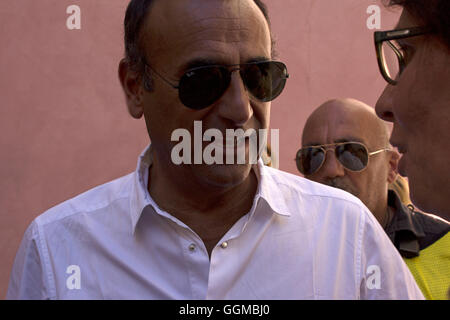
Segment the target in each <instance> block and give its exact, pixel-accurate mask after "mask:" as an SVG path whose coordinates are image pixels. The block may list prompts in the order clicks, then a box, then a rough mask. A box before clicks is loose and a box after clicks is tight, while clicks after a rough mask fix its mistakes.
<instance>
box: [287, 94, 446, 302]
mask: <svg viewBox="0 0 450 320" xmlns="http://www.w3.org/2000/svg"><path fill="white" fill-rule="evenodd" d="M388 140H389V129H388V127H387V125H386V123H385V122H384V121H383V120H381V119H379V118H378V117H377V116H376V114H375V111H374V109H373V108H371V107H370V106H368V105H366V104H364V103H363V102H361V101H357V100H354V99H335V100H330V101H327V102H325V103H324V104H322V105H321V106H319V107H318V108H317V109H316V110H315V111H314V112H313V113H312V114H311V115H310V116H309V118H308V120H307V122H306V124H305V127H304V129H303V134H302V147H301V149H300V150H299V151H298V152H297V154H296V164H297V168H298V170H299V171H300V173H302V174H303V175H304V176H305V177H306V178H307V179H310V180H312V181H315V182H319V183H322V184H326V185H328V186H331V187H335V188H339V189H342V190H344V191H347V192H349V193H351V194H353V195H354V196H356V197H358V198H359V199H360V200H361V201H362V202H363V203H364V204H365V205H366V206H367V207H368V208H369V210H370V211H371V212H372V213H373V215H374V216H375V217H376V219H377V220H378V222H379V223H380V225H381V226H382V227H383V229H384V230H385V232H386V234H387V235H388V237H389V239H390V240H391V241H392V243H393V244H394V246H395V247H396V248H397V250H398V252H399V253H400V254H401V256H402V257H403V259H404V261H405V263H406V264H407V266H408V267H409V269H410V271H411V273H412V274H413V276H414V278H415V280H416V282H417V284H418V285H419V287H420V288H421V290H422V292H423V294H424V296H425V297H426V298H427V299H446V298H447V287H448V284H450V255H448V253H449V252H448V250H447V249H446V247H447V246H446V244H447V241H448V238H449V237H450V223H448V222H447V221H445V220H443V219H441V218H439V217H438V216H434V215H430V214H425V213H422V212H418V211H414V207H411V205H410V206H406V205H405V204H403V203H402V201H401V198H400V195H399V194H397V193H396V192H395V191H393V190H389V189H390V188H392V186H393V185H394V186H395V183H400V182H399V181H398V175H397V164H398V159H399V154H398V152H397V151H396V150H394V149H392V148H391V147H390V145H389V141H388ZM336 214H338V215H339V213H338V212H336Z"/></svg>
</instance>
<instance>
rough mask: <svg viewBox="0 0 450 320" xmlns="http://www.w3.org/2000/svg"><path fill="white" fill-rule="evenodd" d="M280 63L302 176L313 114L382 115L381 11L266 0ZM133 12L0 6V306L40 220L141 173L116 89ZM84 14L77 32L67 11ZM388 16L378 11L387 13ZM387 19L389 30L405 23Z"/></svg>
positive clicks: (290, 142)
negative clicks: (328, 105) (338, 103)
mask: <svg viewBox="0 0 450 320" xmlns="http://www.w3.org/2000/svg"><path fill="white" fill-rule="evenodd" d="M266 2H267V3H268V6H269V10H270V14H271V17H272V25H273V31H274V34H275V36H276V40H277V50H278V52H279V59H280V60H283V61H284V62H286V64H287V65H288V68H289V72H290V75H291V78H290V80H289V81H288V84H287V85H286V89H285V92H284V93H283V95H282V96H280V97H279V98H278V99H277V100H276V101H275V102H274V103H273V104H272V120H271V127H272V128H277V129H280V168H281V169H283V170H286V171H289V172H291V173H297V172H296V169H295V164H294V161H293V159H294V156H295V152H296V150H297V149H298V147H299V146H300V137H301V130H302V128H303V125H304V122H305V120H306V118H307V116H308V115H309V114H310V113H311V112H312V110H313V109H314V108H315V107H316V106H318V105H319V104H321V103H322V102H324V101H325V100H327V99H330V98H334V97H354V98H357V99H360V100H362V101H364V102H366V103H368V104H371V105H374V103H375V101H376V98H377V96H378V95H379V94H380V92H381V90H382V88H383V87H384V85H385V83H384V81H383V80H382V78H381V76H380V75H379V74H378V70H377V66H376V61H375V54H374V49H373V40H372V33H373V30H368V28H367V27H366V20H367V18H368V17H369V14H367V13H366V9H367V7H368V6H369V5H371V4H379V5H380V3H379V2H378V1H376V0H339V1H336V0H283V1H269V0H266ZM127 3H128V0H114V1H111V0H77V1H75V0H70V1H69V0H15V1H1V2H0V39H2V45H1V49H0V74H1V76H0V95H1V105H0V128H1V129H0V130H1V135H0V150H1V151H0V154H1V156H0V162H1V165H0V255H1V257H2V260H1V263H0V297H4V295H5V294H6V289H7V285H8V279H9V274H10V271H11V266H12V263H13V260H14V256H15V253H16V250H17V248H18V246H19V243H20V240H21V238H22V235H23V233H24V231H25V229H26V227H27V226H28V224H29V223H30V222H31V221H32V220H33V219H34V218H35V217H36V216H37V215H39V214H40V213H42V212H43V211H45V210H46V209H48V208H50V207H51V206H53V205H56V204H57V203H59V202H61V201H63V200H66V199H68V198H71V197H73V196H75V195H77V194H79V193H81V192H83V191H85V190H87V189H89V188H91V187H93V186H96V185H98V184H101V183H104V182H106V181H109V180H112V179H113V178H115V177H119V176H121V175H124V174H126V173H128V172H130V171H132V170H134V168H135V165H136V159H137V156H138V154H139V152H140V151H141V150H142V149H143V148H144V147H145V145H146V144H147V143H148V138H147V133H146V129H145V124H144V122H143V120H139V121H137V120H133V119H132V118H131V117H130V116H129V115H128V113H127V110H126V106H125V103H124V97H123V94H122V91H121V88H120V85H119V82H118V79H117V64H118V62H119V60H120V58H121V57H122V52H123V44H122V33H123V31H122V28H121V27H122V20H123V15H124V12H125V8H126V5H127ZM72 4H76V5H78V6H80V8H81V30H68V29H67V27H66V19H67V18H68V16H69V15H68V14H66V8H67V7H68V6H69V5H72ZM380 6H381V5H380ZM381 9H382V14H381V18H382V20H381V28H382V29H386V28H391V27H392V26H393V25H394V22H395V21H396V19H397V17H398V12H394V13H392V12H386V10H385V9H383V8H381Z"/></svg>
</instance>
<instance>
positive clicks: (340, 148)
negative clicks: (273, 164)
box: [295, 142, 390, 175]
mask: <svg viewBox="0 0 450 320" xmlns="http://www.w3.org/2000/svg"><path fill="white" fill-rule="evenodd" d="M332 148H334V152H335V154H336V159H338V161H339V162H340V163H341V164H342V165H343V166H344V168H345V169H347V170H350V171H354V172H359V171H362V170H364V169H365V168H366V167H367V165H368V163H369V157H370V156H372V155H375V154H378V153H380V152H384V151H389V150H390V149H387V148H384V149H380V150H377V151H374V152H369V151H368V150H367V147H366V146H365V145H364V144H362V143H360V142H340V143H332V144H322V145H318V146H309V147H305V148H301V149H300V150H298V151H297V155H296V157H295V162H296V164H297V169H298V170H299V171H300V172H301V173H302V174H304V175H311V174H313V173H316V172H317V171H319V169H320V168H321V167H322V165H323V163H324V162H325V158H326V154H327V150H329V149H332Z"/></svg>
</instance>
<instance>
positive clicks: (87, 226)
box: [8, 0, 423, 300]
mask: <svg viewBox="0 0 450 320" xmlns="http://www.w3.org/2000/svg"><path fill="white" fill-rule="evenodd" d="M124 27H125V58H124V59H123V60H122V61H121V62H120V65H119V78H120V81H121V84H122V87H123V90H124V93H125V97H126V103H127V105H128V110H129V112H130V114H131V115H132V116H133V117H135V118H141V117H142V116H144V118H145V122H146V125H147V131H148V135H149V137H150V140H151V144H150V146H149V147H148V148H146V149H145V150H144V152H143V153H142V154H141V156H140V157H139V160H138V166H137V169H136V171H135V172H133V173H131V174H129V175H127V176H125V177H122V178H119V179H117V180H114V181H112V182H109V183H107V184H104V185H102V186H99V187H97V188H94V189H92V190H90V191H88V192H86V193H84V194H82V195H80V196H78V197H76V198H74V199H71V200H68V201H67V202H65V203H63V204H60V205H58V206H56V207H54V208H52V209H50V210H48V211H47V212H46V213H44V214H43V215H41V216H39V217H38V218H36V219H35V220H34V221H33V223H32V224H31V225H30V227H29V228H28V230H27V231H26V234H25V236H24V239H23V241H22V244H21V247H20V249H19V252H18V254H17V256H16V260H15V263H14V267H13V271H12V273H11V280H10V286H9V289H8V298H10V299H27V298H28V299H29V298H33V299H189V300H191V299H246V300H248V299H423V295H422V294H421V292H420V289H419V288H418V287H417V285H416V284H415V282H414V279H413V278H412V276H411V274H410V273H409V272H408V270H407V268H406V266H404V265H402V264H400V263H399V262H401V258H400V256H398V255H397V256H395V254H396V251H395V248H394V247H393V246H392V245H391V244H390V241H389V239H387V238H381V239H380V234H383V233H384V232H383V230H382V229H381V227H380V226H379V225H378V223H377V222H376V220H375V219H374V218H373V217H372V215H371V214H370V212H369V211H368V210H367V208H365V207H364V206H363V205H362V204H361V203H360V202H359V201H357V199H354V198H353V197H349V196H347V194H346V193H344V192H340V190H334V189H332V188H328V187H326V186H320V185H316V184H314V183H312V182H310V181H308V180H306V179H303V178H300V177H298V176H296V175H292V174H288V173H285V172H282V171H279V170H276V169H274V168H270V167H266V166H264V165H263V163H262V160H261V159H259V161H258V163H256V164H252V163H251V162H250V161H249V157H246V159H247V161H244V163H237V162H233V161H231V163H222V164H220V163H213V164H206V163H203V162H200V163H182V164H176V163H175V162H174V161H173V159H172V158H171V155H172V150H173V148H174V147H175V145H177V142H176V141H173V139H172V135H173V133H174V132H179V131H178V130H182V131H183V132H186V131H187V132H189V133H190V134H191V137H192V136H194V137H195V134H196V132H195V128H196V127H195V125H196V124H197V123H198V122H199V121H201V122H202V126H203V129H204V130H207V131H208V130H209V132H217V131H219V133H222V134H223V133H225V132H226V131H227V130H229V129H231V130H237V129H241V130H245V131H248V130H250V129H253V130H264V129H267V128H268V126H269V119H270V106H271V105H270V102H271V101H272V100H274V99H275V98H276V97H277V96H278V95H279V94H281V92H282V91H283V88H284V86H285V83H286V81H287V79H288V76H289V74H288V71H287V67H286V65H285V64H284V63H282V62H280V61H276V60H274V57H273V41H272V37H271V32H270V25H269V18H268V15H267V10H266V7H265V6H264V4H263V3H262V2H261V1H259V0H226V1H225V0H190V1H179V0H153V1H149V0H132V1H131V2H130V4H129V6H128V9H127V12H126V14H125V23H124ZM250 131H251V130H250ZM205 133H206V131H205ZM249 138H251V137H249ZM216 139H219V141H214V143H216V142H217V143H219V144H221V145H222V149H223V150H224V152H222V150H220V149H219V151H218V152H222V154H225V155H227V156H228V154H229V152H230V153H231V151H230V150H233V149H234V148H237V146H236V144H237V139H236V140H235V139H231V143H229V142H230V139H226V140H227V141H226V142H224V141H220V138H216ZM262 139H263V138H261V140H262ZM204 142H205V141H204ZM260 142H261V143H262V144H263V141H260ZM210 143H211V144H212V143H213V142H212V141H210ZM244 143H245V145H246V148H245V149H244V150H245V151H246V154H247V155H248V154H249V147H250V145H249V143H250V142H249V141H248V140H246V141H244ZM209 146H210V144H208V143H205V144H204V145H200V147H201V148H200V151H203V150H202V147H204V149H205V150H206V148H207V147H209ZM192 151H193V153H194V156H195V154H196V151H198V150H196V148H195V145H194V148H193V149H192ZM232 160H233V159H232ZM336 212H340V213H341V214H342V215H345V216H346V217H347V218H346V219H342V218H341V217H338V216H337V215H336Z"/></svg>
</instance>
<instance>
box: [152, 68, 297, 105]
mask: <svg viewBox="0 0 450 320" xmlns="http://www.w3.org/2000/svg"><path fill="white" fill-rule="evenodd" d="M264 63H274V64H275V65H276V66H277V67H279V68H280V70H281V71H282V73H283V76H282V77H281V78H280V80H282V85H281V88H280V89H279V92H278V94H276V95H275V96H272V97H270V98H269V99H259V98H257V97H255V96H254V95H252V97H253V98H255V99H256V100H258V101H260V102H267V101H272V100H274V99H275V98H276V97H278V95H280V94H281V92H282V91H283V89H284V86H285V84H286V80H287V79H288V78H289V73H288V71H287V67H286V65H285V64H284V63H283V62H281V61H274V60H265V61H256V62H248V63H241V64H233V65H205V66H200V67H196V68H191V69H188V70H186V72H185V73H184V74H183V76H182V77H181V78H180V80H179V81H178V84H174V83H172V82H171V81H169V80H167V79H166V78H165V77H164V76H162V75H161V74H160V73H158V72H157V71H156V70H155V69H153V68H152V67H151V66H150V65H149V64H147V63H145V72H146V73H147V68H148V69H150V70H151V71H153V72H154V73H155V74H156V75H157V76H158V77H160V78H161V79H162V80H163V81H164V82H165V83H167V84H168V85H170V86H171V87H172V88H174V89H177V90H178V91H179V96H180V101H181V102H182V103H183V104H184V105H185V106H186V107H188V108H190V109H194V110H201V109H205V108H207V107H209V106H210V105H212V104H213V103H214V102H213V103H211V104H209V105H207V106H202V107H196V106H192V105H189V104H186V103H184V102H183V99H182V97H181V94H180V92H181V91H180V86H181V82H182V81H183V79H184V78H185V77H187V76H188V75H189V73H192V72H195V71H198V70H204V69H211V68H219V69H220V70H222V71H224V70H226V72H227V78H231V74H232V73H233V72H234V71H240V70H241V69H242V67H245V66H250V65H259V64H264ZM241 77H242V73H241ZM243 82H244V85H245V87H246V89H247V84H246V79H244V78H243ZM229 85H230V84H229V83H228V84H227V86H226V87H225V88H228V87H229ZM225 91H226V89H225V90H224V91H223V93H225ZM223 93H222V95H223ZM250 93H251V92H250ZM222 95H220V96H218V97H217V99H216V101H217V100H218V99H220V97H221V96H222Z"/></svg>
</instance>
